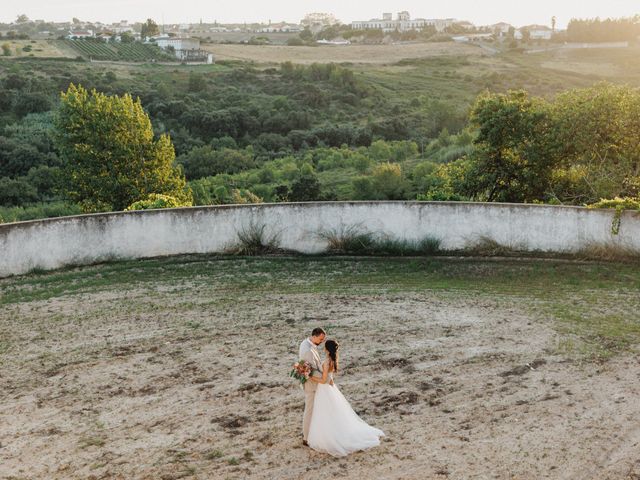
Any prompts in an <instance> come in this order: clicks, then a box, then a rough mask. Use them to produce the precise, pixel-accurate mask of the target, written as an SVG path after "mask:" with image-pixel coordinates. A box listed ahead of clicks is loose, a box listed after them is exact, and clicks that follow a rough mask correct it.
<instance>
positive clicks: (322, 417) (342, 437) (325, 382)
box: [307, 340, 384, 457]
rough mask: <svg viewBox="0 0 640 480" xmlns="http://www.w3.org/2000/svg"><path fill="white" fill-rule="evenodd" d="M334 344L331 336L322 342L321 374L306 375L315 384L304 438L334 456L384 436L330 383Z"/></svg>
mask: <svg viewBox="0 0 640 480" xmlns="http://www.w3.org/2000/svg"><path fill="white" fill-rule="evenodd" d="M338 347H339V345H338V343H337V342H336V341H334V340H327V341H326V342H325V345H324V349H325V352H326V353H327V358H326V360H325V361H324V362H323V364H322V377H313V376H312V377H309V380H310V381H312V382H316V383H318V384H319V385H318V389H317V391H316V395H315V401H314V402H313V414H312V417H311V425H310V426H309V437H308V440H307V441H308V443H309V446H310V447H311V448H313V449H314V450H317V451H319V452H324V453H328V454H330V455H333V456H334V457H342V456H345V455H348V454H349V453H352V452H355V451H357V450H364V449H366V448H371V447H375V446H377V445H380V438H379V437H383V436H384V432H383V431H382V430H379V429H377V428H374V427H371V426H369V425H367V423H366V422H365V421H364V420H362V419H361V418H360V417H359V416H358V415H357V414H356V412H354V411H353V409H352V408H351V405H349V402H348V401H347V399H346V398H344V395H342V393H340V390H338V387H336V386H335V385H334V384H333V374H334V372H337V371H338Z"/></svg>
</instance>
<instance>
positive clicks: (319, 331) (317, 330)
mask: <svg viewBox="0 0 640 480" xmlns="http://www.w3.org/2000/svg"><path fill="white" fill-rule="evenodd" d="M320 335H326V332H325V331H324V329H322V328H320V327H317V328H314V329H313V330H312V331H311V336H312V337H318V336H320Z"/></svg>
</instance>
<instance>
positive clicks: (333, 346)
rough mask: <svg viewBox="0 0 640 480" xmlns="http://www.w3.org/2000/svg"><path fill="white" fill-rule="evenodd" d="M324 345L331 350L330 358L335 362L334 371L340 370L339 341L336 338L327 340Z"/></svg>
mask: <svg viewBox="0 0 640 480" xmlns="http://www.w3.org/2000/svg"><path fill="white" fill-rule="evenodd" d="M324 346H325V348H326V349H327V351H328V352H329V358H330V359H331V361H332V362H333V371H334V372H337V371H338V348H339V347H340V345H338V342H336V341H335V340H327V341H326V342H324Z"/></svg>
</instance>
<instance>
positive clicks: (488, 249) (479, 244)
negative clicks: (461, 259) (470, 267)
mask: <svg viewBox="0 0 640 480" xmlns="http://www.w3.org/2000/svg"><path fill="white" fill-rule="evenodd" d="M461 253H464V254H466V255H472V256H475V257H513V256H521V255H523V254H524V255H531V253H530V252H526V251H524V250H523V249H519V248H517V247H513V246H509V245H502V244H501V243H499V242H497V241H496V240H494V239H493V238H490V237H486V236H482V237H480V238H479V239H478V240H477V241H476V242H475V243H473V244H471V245H469V246H468V247H467V248H465V249H464V250H463V251H462V252H461Z"/></svg>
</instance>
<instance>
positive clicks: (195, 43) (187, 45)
mask: <svg viewBox="0 0 640 480" xmlns="http://www.w3.org/2000/svg"><path fill="white" fill-rule="evenodd" d="M156 45H158V46H159V47H160V48H163V49H165V50H166V49H167V48H169V47H172V48H173V49H174V50H175V51H176V52H177V51H178V50H200V40H198V39H197V38H181V37H158V38H156Z"/></svg>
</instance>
